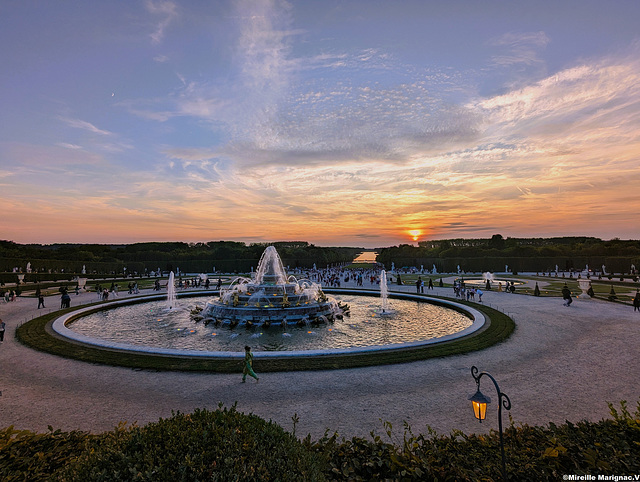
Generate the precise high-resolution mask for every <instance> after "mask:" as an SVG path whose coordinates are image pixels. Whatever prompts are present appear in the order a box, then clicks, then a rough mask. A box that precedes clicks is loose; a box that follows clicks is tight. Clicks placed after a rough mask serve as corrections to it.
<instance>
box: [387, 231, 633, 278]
mask: <svg viewBox="0 0 640 482" xmlns="http://www.w3.org/2000/svg"><path fill="white" fill-rule="evenodd" d="M378 261H379V262H381V263H383V264H384V265H385V266H386V267H387V268H389V267H390V266H391V263H394V264H395V266H396V267H403V266H415V267H418V268H419V267H420V266H421V265H422V266H424V267H425V268H428V269H432V267H433V265H435V266H436V269H437V270H438V271H439V272H451V271H456V270H457V266H458V265H459V266H460V267H461V269H463V270H465V271H503V270H504V269H505V265H508V266H509V267H510V268H511V269H513V270H514V271H550V270H554V269H555V267H556V266H558V269H560V270H564V271H568V270H572V269H577V270H583V269H584V268H585V267H586V265H589V266H590V268H592V269H594V270H600V269H601V266H602V265H605V266H606V267H607V272H616V273H623V272H624V273H628V272H629V271H630V270H631V265H632V264H633V265H635V266H637V267H638V268H640V240H627V241H624V240H620V239H613V240H610V241H603V240H602V239H599V238H592V237H563V238H506V239H505V238H503V237H502V235H500V234H495V235H493V236H492V237H491V238H484V239H445V240H439V241H422V242H420V243H418V246H417V247H416V246H413V245H410V244H402V245H400V246H394V247H390V248H384V249H382V250H381V251H380V253H379V255H378Z"/></svg>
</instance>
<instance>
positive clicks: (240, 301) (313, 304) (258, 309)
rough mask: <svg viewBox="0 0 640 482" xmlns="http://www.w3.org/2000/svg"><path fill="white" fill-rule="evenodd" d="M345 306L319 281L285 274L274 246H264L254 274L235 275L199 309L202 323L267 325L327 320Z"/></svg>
mask: <svg viewBox="0 0 640 482" xmlns="http://www.w3.org/2000/svg"><path fill="white" fill-rule="evenodd" d="M346 311H348V308H347V307H346V306H344V305H341V304H340V303H338V302H337V301H336V300H334V299H332V298H330V297H328V296H327V295H325V294H324V293H323V291H322V288H321V287H320V285H319V284H318V283H313V282H311V281H309V280H300V281H298V280H297V279H296V278H295V277H294V276H287V273H286V272H285V270H284V266H283V265H282V260H281V259H280V256H279V255H278V252H277V251H276V249H275V248H274V247H273V246H269V247H267V249H265V250H264V253H262V257H261V258H260V261H259V262H258V268H257V270H256V273H255V275H254V277H253V278H245V277H238V278H236V279H235V280H233V282H232V283H231V285H230V286H229V287H228V288H226V289H222V290H220V297H219V298H217V299H214V300H211V301H210V302H209V303H207V306H206V307H205V308H204V310H203V312H202V317H203V318H204V320H205V323H207V322H208V321H214V322H215V323H216V324H229V325H232V326H234V325H244V324H248V325H257V324H260V325H266V326H269V325H271V324H279V325H281V324H288V323H306V322H314V323H320V322H326V321H332V320H333V319H334V318H335V317H340V316H342V315H343V314H344V313H345V312H346Z"/></svg>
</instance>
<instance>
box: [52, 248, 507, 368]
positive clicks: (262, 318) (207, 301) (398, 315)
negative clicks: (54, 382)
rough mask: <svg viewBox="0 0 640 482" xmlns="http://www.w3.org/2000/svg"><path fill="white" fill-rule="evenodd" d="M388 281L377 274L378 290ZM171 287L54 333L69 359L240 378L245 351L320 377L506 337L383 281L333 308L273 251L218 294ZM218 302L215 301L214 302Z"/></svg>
mask: <svg viewBox="0 0 640 482" xmlns="http://www.w3.org/2000/svg"><path fill="white" fill-rule="evenodd" d="M385 274H386V273H384V272H382V273H381V278H382V281H384V278H385ZM173 288H174V287H173V286H171V283H169V286H168V292H169V293H168V294H169V296H165V297H163V296H161V295H152V296H145V297H140V298H129V299H122V300H118V301H115V302H109V303H107V304H104V305H99V306H87V307H84V308H80V309H78V310H74V311H73V312H71V313H67V314H65V315H63V316H61V317H59V318H57V319H56V320H54V321H53V322H52V323H51V329H52V330H53V332H55V333H56V336H57V337H61V338H59V339H68V340H70V341H69V343H70V344H69V349H68V350H65V353H67V354H69V353H75V350H76V347H78V346H83V347H84V348H83V349H82V359H88V360H93V359H97V360H100V361H102V362H104V360H105V358H106V359H108V360H109V363H115V364H120V363H123V364H125V365H127V366H129V365H130V364H131V363H134V364H136V365H137V366H150V367H158V366H167V367H169V369H188V370H193V369H196V370H197V369H204V370H212V371H235V370H236V369H237V367H236V365H234V364H233V363H232V362H231V361H230V360H233V359H235V358H238V357H242V356H243V352H242V350H243V349H244V346H245V345H249V346H251V347H252V348H253V349H254V352H255V356H256V357H257V358H258V359H262V360H270V362H269V363H273V364H272V365H269V368H268V369H269V370H283V369H285V370H288V369H291V368H292V366H291V365H290V364H289V363H286V362H284V363H283V362H282V360H288V359H290V357H299V358H301V359H302V360H304V361H302V360H301V361H300V362H299V363H298V364H296V365H295V367H296V368H295V369H322V368H339V367H342V366H364V365H371V364H376V363H390V362H391V363H397V362H398V361H406V360H412V359H423V358H426V357H430V356H442V354H446V353H451V352H452V350H453V351H455V350H468V347H467V341H465V340H468V339H469V337H471V336H473V334H475V333H478V332H480V331H486V332H489V331H491V333H492V334H491V335H490V336H489V338H488V339H487V341H484V342H483V343H480V345H478V346H479V347H483V346H488V345H489V344H491V343H493V342H495V341H497V340H500V339H502V337H503V336H504V334H503V330H504V327H503V325H502V322H500V324H498V325H496V326H495V327H494V326H493V324H491V323H489V324H488V323H487V322H488V321H489V320H488V318H486V317H485V315H484V314H483V313H482V312H481V311H479V310H477V309H475V308H474V307H472V306H468V305H467V306H465V305H463V304H460V303H458V302H455V301H453V300H446V299H437V298H432V297H425V296H423V295H415V294H409V293H399V292H394V293H388V292H387V289H386V283H385V282H383V283H382V284H381V288H380V291H379V293H376V292H375V291H372V290H362V289H342V290H340V289H338V290H336V289H334V290H327V291H328V292H332V293H334V294H338V296H339V297H340V300H341V301H337V300H335V299H333V298H331V297H330V296H328V295H327V294H325V293H324V292H323V290H322V289H321V286H320V285H319V284H317V283H313V282H311V281H309V280H301V281H299V280H297V279H295V278H294V277H292V276H287V274H286V272H285V270H284V267H283V265H282V261H281V260H280V257H279V256H278V254H277V252H276V250H275V248H273V247H269V248H267V249H266V250H265V252H264V253H263V255H262V257H261V259H260V262H259V264H258V268H257V270H256V273H255V274H254V275H253V276H251V277H246V278H245V277H240V278H236V279H235V280H233V282H232V283H231V284H230V285H229V287H228V288H226V289H223V290H221V291H220V292H216V291H214V292H210V293H202V292H186V293H181V294H179V296H178V299H173V296H172V295H173V293H172V292H174V291H175V290H174V289H173ZM212 294H213V295H218V296H214V297H213V298H211V297H210V296H211V295H212ZM207 295H208V296H207ZM378 295H379V296H378ZM198 297H199V298H198ZM388 298H393V299H392V300H390V299H388ZM170 300H171V301H170ZM345 302H346V303H348V304H346V303H345ZM194 307H196V308H197V309H195V308H194ZM194 312H195V315H196V316H194ZM459 339H460V342H459V343H458V341H457V340H459ZM492 340H495V341H492ZM450 342H453V343H454V344H455V346H456V348H448V347H450V346H453V345H449V343H450ZM478 346H475V345H474V348H475V349H477V348H478ZM431 347H433V348H431ZM458 347H459V348H458ZM92 350H93V353H95V355H93V354H91V353H92ZM127 352H128V353H132V352H134V353H135V355H131V356H133V357H134V358H133V359H135V361H134V362H132V360H133V359H132V358H129V357H128V355H124V358H123V359H122V360H120V359H119V357H120V356H122V353H127ZM100 353H108V354H107V355H100ZM196 360H197V361H196ZM178 367H180V368H178ZM301 367H304V368H301ZM264 368H266V367H265V365H261V369H264Z"/></svg>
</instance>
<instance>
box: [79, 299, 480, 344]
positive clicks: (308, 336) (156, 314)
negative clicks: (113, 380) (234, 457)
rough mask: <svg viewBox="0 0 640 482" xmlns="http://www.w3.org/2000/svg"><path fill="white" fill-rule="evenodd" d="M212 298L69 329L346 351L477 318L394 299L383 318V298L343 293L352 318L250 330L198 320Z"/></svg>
mask: <svg viewBox="0 0 640 482" xmlns="http://www.w3.org/2000/svg"><path fill="white" fill-rule="evenodd" d="M209 299H210V297H197V298H182V299H179V300H178V308H176V309H173V310H167V309H166V302H165V301H150V302H145V303H139V304H135V305H129V306H123V307H119V308H114V309H110V310H105V311H101V312H98V313H93V314H91V315H88V316H86V317H82V318H80V319H78V320H76V321H74V322H73V323H72V324H70V325H68V328H69V329H71V330H73V331H75V332H76V333H81V334H83V335H87V336H91V337H94V338H100V339H102V340H108V341H113V342H118V343H127V344H130V345H139V346H151V347H159V348H173V349H180V350H200V351H243V350H244V346H245V345H249V346H251V347H252V349H253V350H254V351H290V350H320V349H343V348H354V347H363V346H371V345H388V344H393V343H406V342H412V341H422V340H428V339H430V338H438V337H441V336H445V335H450V334H453V333H457V332H459V331H461V330H463V329H465V328H467V327H469V326H471V323H472V320H470V319H469V318H468V317H466V316H465V315H463V314H461V313H458V312H457V311H455V310H452V309H449V308H444V307H440V306H436V305H432V304H430V303H421V302H417V301H408V300H398V299H391V300H389V303H390V305H391V308H392V309H393V310H395V314H394V315H392V316H379V315H377V314H376V313H374V312H373V311H374V309H378V308H379V305H380V303H379V299H377V298H375V297H369V296H342V295H341V296H339V299H340V300H341V301H343V302H345V303H347V304H349V305H350V306H351V317H345V318H344V320H336V322H335V323H333V324H331V323H327V324H325V325H320V326H307V327H303V328H300V327H297V326H295V325H289V326H287V327H286V329H283V327H281V326H272V327H270V328H268V329H263V328H260V327H253V328H245V327H236V328H234V329H230V328H229V327H225V326H219V327H215V326H213V323H211V324H209V325H208V326H205V325H204V324H203V323H202V322H198V323H195V322H194V321H193V320H192V319H191V317H190V311H191V309H193V308H194V307H195V306H202V307H204V305H205V304H206V302H207V301H208V300H209Z"/></svg>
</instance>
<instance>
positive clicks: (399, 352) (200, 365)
mask: <svg viewBox="0 0 640 482" xmlns="http://www.w3.org/2000/svg"><path fill="white" fill-rule="evenodd" d="M391 296H393V295H391ZM434 298H436V297H434ZM443 299H445V300H446V298H443ZM436 300H437V298H436ZM456 301H458V302H459V303H461V304H467V305H468V306H472V307H474V308H475V309H477V310H479V311H481V312H483V313H484V315H485V316H486V317H487V323H486V325H485V326H484V327H483V328H482V329H481V330H479V331H478V332H476V333H473V334H471V335H468V336H465V337H463V338H460V339H457V340H453V341H449V342H443V343H436V344H432V345H427V346H423V347H415V348H399V349H395V350H382V351H376V352H370V353H369V352H368V353H345V354H339V355H317V356H308V357H281V358H269V359H265V358H256V359H255V361H254V364H255V368H256V370H257V371H258V372H279V371H299V370H328V369H343V368H356V367H365V366H374V365H385V364H394V363H406V362H412V361H417V360H425V359H427V358H435V357H442V356H449V355H456V354H461V353H467V352H470V351H477V350H482V349H484V348H487V347H489V346H491V345H494V344H496V343H499V342H501V341H503V340H505V339H506V338H507V337H508V336H509V335H510V334H511V333H512V332H513V330H514V328H515V324H514V322H513V320H511V318H509V317H508V316H507V315H505V314H503V313H500V312H499V311H497V310H494V309H492V308H489V307H487V306H484V305H480V304H475V303H466V302H461V301H459V300H456ZM96 305H97V306H96V310H100V309H103V308H104V306H105V304H104V303H97V304H96ZM75 309H77V308H75ZM73 310H74V308H72V309H69V310H60V311H57V312H53V313H49V314H47V315H43V316H40V317H38V318H34V319H33V320H31V321H29V322H26V323H24V324H23V325H21V326H19V327H18V328H17V329H16V338H17V339H18V340H20V341H21V342H22V343H24V344H25V345H27V346H30V347H32V348H35V349H37V350H40V351H44V352H47V353H51V354H54V355H58V356H62V357H66V358H73V359H76V360H81V361H85V362H90V363H99V364H106V365H115V366H124V367H130V368H139V369H148V370H178V371H206V372H218V373H237V372H240V371H241V370H242V363H241V360H242V358H241V356H238V357H237V358H232V359H228V358H213V357H194V356H174V355H157V354H144V353H136V352H130V351H126V350H117V349H108V348H102V347H96V346H93V345H86V344H83V343H80V342H76V341H73V340H69V339H67V338H64V337H61V336H60V335H58V334H57V333H55V332H53V330H52V329H51V325H52V323H53V321H54V320H55V319H56V318H58V317H59V316H61V315H63V314H65V313H68V312H71V311H73Z"/></svg>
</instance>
